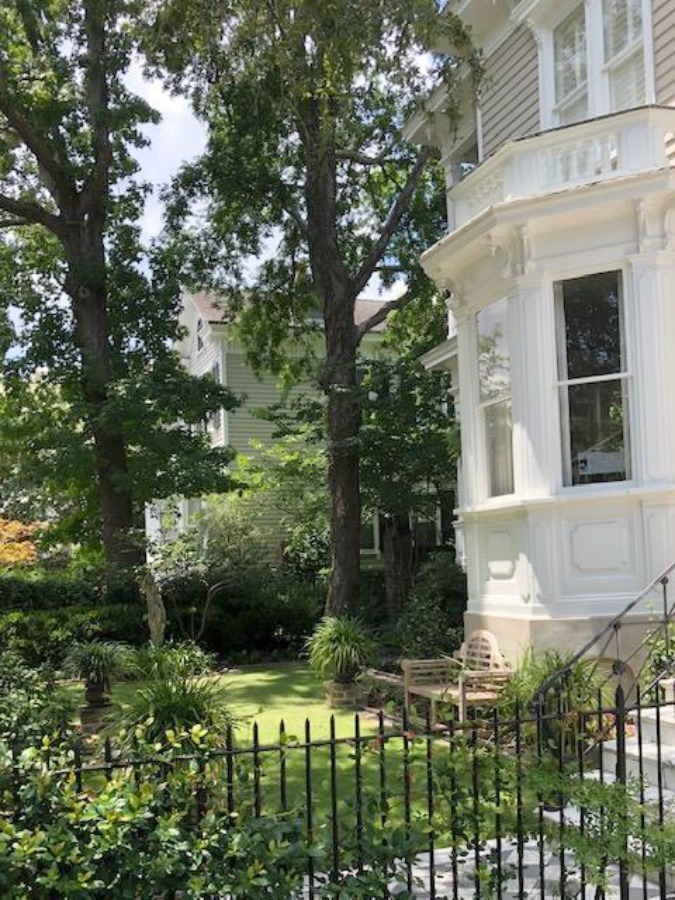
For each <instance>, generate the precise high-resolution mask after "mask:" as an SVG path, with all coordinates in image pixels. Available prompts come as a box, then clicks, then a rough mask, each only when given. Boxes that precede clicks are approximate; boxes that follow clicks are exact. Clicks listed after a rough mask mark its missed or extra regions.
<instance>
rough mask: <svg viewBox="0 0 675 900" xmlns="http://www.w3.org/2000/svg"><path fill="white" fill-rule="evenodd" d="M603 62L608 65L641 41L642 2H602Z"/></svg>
mask: <svg viewBox="0 0 675 900" xmlns="http://www.w3.org/2000/svg"><path fill="white" fill-rule="evenodd" d="M602 25H603V41H604V57H605V62H606V63H609V62H611V61H612V60H613V59H615V58H616V57H617V56H618V55H619V54H620V53H622V51H624V50H626V48H628V47H633V46H635V45H637V43H638V42H639V41H641V39H642V0H603V2H602Z"/></svg>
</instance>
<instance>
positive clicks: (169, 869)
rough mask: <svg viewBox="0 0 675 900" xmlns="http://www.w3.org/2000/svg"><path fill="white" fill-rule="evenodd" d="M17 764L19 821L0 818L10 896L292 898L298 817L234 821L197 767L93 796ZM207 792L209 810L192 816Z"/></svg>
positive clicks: (113, 783) (121, 775)
mask: <svg viewBox="0 0 675 900" xmlns="http://www.w3.org/2000/svg"><path fill="white" fill-rule="evenodd" d="M39 762H40V760H39V757H36V756H35V755H28V754H27V755H26V756H24V758H23V759H22V760H21V769H22V771H21V782H20V788H19V796H18V804H17V815H16V817H15V818H14V819H13V820H11V821H10V820H7V819H4V818H3V819H2V821H1V822H0V893H2V896H3V897H4V898H7V900H28V898H29V897H30V898H33V900H49V898H51V897H54V896H59V897H68V898H72V900H80V898H81V900H84V898H87V897H92V896H106V895H108V894H113V893H114V894H115V895H116V896H118V897H120V898H128V900H133V898H137V897H155V896H166V897H173V896H177V895H178V894H179V893H180V896H183V897H185V898H186V900H187V898H204V900H206V898H208V897H213V896H220V895H222V894H223V893H225V894H226V895H227V896H228V897H231V898H232V900H250V898H252V897H264V896H270V897H289V896H293V895H294V894H295V893H296V892H297V891H298V890H300V889H301V886H302V878H303V874H304V869H305V867H306V858H307V857H306V849H305V845H304V842H303V841H302V837H301V834H302V833H301V825H300V821H299V820H298V819H296V817H295V816H292V815H289V816H283V817H281V816H267V817H265V818H264V819H259V820H257V821H255V820H250V819H248V820H246V821H237V822H236V824H234V825H233V824H232V823H231V822H230V819H229V817H228V815H227V812H226V809H225V808H224V803H222V802H220V803H219V802H218V800H219V798H221V799H222V790H223V789H222V781H221V785H220V786H219V785H218V784H217V783H216V778H215V777H214V776H213V775H211V776H208V775H205V774H201V773H200V772H199V771H198V769H197V767H196V766H179V767H175V768H174V767H170V768H169V767H168V766H167V768H166V774H165V776H164V777H160V776H159V775H156V776H155V777H154V778H152V779H151V778H144V779H143V781H142V782H141V783H140V784H139V785H136V783H135V781H134V779H133V778H130V777H129V776H128V773H127V772H125V771H121V772H117V773H115V774H113V776H112V778H111V779H110V780H109V781H107V782H105V783H103V784H101V785H100V786H99V787H98V789H97V791H96V796H95V798H94V797H92V796H90V795H89V794H88V793H87V792H82V791H78V789H77V788H76V786H75V784H74V782H73V781H72V780H67V779H58V778H56V777H55V776H51V777H50V776H47V777H45V776H44V775H42V774H41V773H40V767H39ZM205 787H207V788H208V789H209V791H210V792H212V793H213V795H214V801H213V805H212V806H211V808H210V809H209V811H208V812H206V813H205V814H204V815H203V816H201V817H198V816H197V804H198V797H199V796H200V792H201V791H203V790H204V788H205Z"/></svg>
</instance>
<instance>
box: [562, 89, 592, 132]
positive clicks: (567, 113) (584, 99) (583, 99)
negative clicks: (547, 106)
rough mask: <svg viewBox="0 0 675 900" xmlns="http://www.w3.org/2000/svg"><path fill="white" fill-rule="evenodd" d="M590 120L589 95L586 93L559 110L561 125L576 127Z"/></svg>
mask: <svg viewBox="0 0 675 900" xmlns="http://www.w3.org/2000/svg"><path fill="white" fill-rule="evenodd" d="M587 118H588V95H587V94H586V93H585V92H584V93H583V94H581V95H580V96H579V97H577V98H576V99H575V100H574V101H573V102H571V103H567V104H565V105H564V106H561V107H560V109H559V110H558V122H559V124H560V125H574V123H575V122H583V120H584V119H587Z"/></svg>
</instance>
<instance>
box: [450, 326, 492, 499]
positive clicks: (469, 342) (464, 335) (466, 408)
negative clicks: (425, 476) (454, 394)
mask: <svg viewBox="0 0 675 900" xmlns="http://www.w3.org/2000/svg"><path fill="white" fill-rule="evenodd" d="M476 341H477V338H476V317H475V315H474V314H473V313H470V312H464V311H462V312H461V313H458V316H457V355H458V363H459V393H460V404H461V410H462V424H461V436H462V500H463V503H464V504H466V505H467V506H473V505H475V504H476V503H477V502H478V501H479V499H482V498H483V497H484V496H485V483H486V476H485V447H484V446H483V443H482V441H481V439H480V435H481V434H482V431H481V428H480V423H479V421H478V376H477V372H476V366H477V359H476V346H477V343H476Z"/></svg>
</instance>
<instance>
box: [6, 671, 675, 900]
mask: <svg viewBox="0 0 675 900" xmlns="http://www.w3.org/2000/svg"><path fill="white" fill-rule="evenodd" d="M671 721H672V723H673V725H674V727H675V714H674V710H673V701H672V698H669V699H667V700H664V698H663V697H662V696H661V695H660V693H659V691H658V689H655V690H652V691H650V692H649V694H648V695H643V694H642V693H641V692H640V690H639V688H638V689H637V690H636V691H635V693H634V696H632V697H631V699H630V702H627V701H626V698H625V695H624V693H623V690H622V689H621V687H619V688H618V689H617V690H616V693H615V695H614V698H613V702H612V703H609V704H608V703H607V702H606V698H605V697H604V696H603V695H602V693H601V694H599V695H598V698H597V703H596V704H595V705H592V706H591V707H590V708H586V709H583V710H576V709H569V708H567V707H566V705H565V702H564V697H563V696H562V695H561V694H558V695H557V696H555V697H553V698H551V697H549V698H548V699H547V702H546V703H540V704H539V705H538V706H537V707H536V709H535V710H532V709H531V708H523V707H522V706H521V705H520V704H519V703H516V704H515V707H514V709H513V712H512V713H511V714H510V715H508V716H506V715H504V714H503V713H502V712H500V710H499V709H495V710H493V711H492V712H490V713H489V714H486V715H485V716H484V717H481V716H479V715H475V716H474V717H473V718H472V719H471V720H470V721H469V722H467V723H462V724H460V723H457V722H454V721H449V722H447V723H446V724H445V725H442V726H438V727H435V728H431V727H430V725H429V721H428V719H427V721H426V722H419V721H415V722H408V721H407V720H405V719H404V720H403V721H402V722H399V723H398V724H392V723H390V722H388V721H387V720H385V717H384V716H383V715H382V714H381V713H380V715H379V717H378V718H377V721H376V722H375V723H373V722H372V720H370V719H364V718H363V717H362V716H360V715H358V714H357V715H355V717H354V720H353V728H352V729H351V731H350V734H349V735H344V734H341V735H338V733H337V727H336V722H335V720H334V719H331V721H330V729H329V734H328V737H326V738H318V739H317V738H314V737H313V735H312V723H310V721H309V720H307V721H306V723H305V727H304V730H303V733H302V734H300V735H291V734H289V733H288V732H287V730H286V726H285V724H284V722H281V723H280V727H279V739H278V740H277V741H273V742H270V741H261V740H260V732H259V729H258V726H257V725H254V726H253V728H252V732H251V741H250V742H248V743H243V742H242V738H241V735H240V734H238V733H237V732H235V730H234V729H233V728H232V727H230V728H228V729H227V732H226V734H225V736H224V742H223V745H222V747H216V748H213V749H209V750H208V751H206V752H203V753H180V752H178V753H174V754H168V755H167V753H165V752H163V751H162V752H158V753H153V752H150V753H148V752H145V753H143V754H136V755H134V754H132V755H131V756H127V755H122V754H121V752H120V751H116V750H115V747H114V745H113V743H112V742H111V741H110V740H107V741H105V742H104V743H103V745H102V750H101V755H100V757H96V758H92V757H91V755H90V754H91V750H90V749H88V748H87V745H86V743H85V742H84V741H79V742H78V743H77V744H76V745H75V748H74V756H73V764H72V765H69V766H67V767H60V768H59V767H58V766H56V765H51V766H50V762H49V759H48V758H47V760H46V766H47V769H48V770H49V771H50V772H51V775H52V776H53V777H54V778H60V777H65V776H68V777H72V778H74V779H75V783H76V786H77V789H78V790H80V791H88V792H90V793H92V794H95V793H96V791H97V790H98V789H99V788H100V786H101V785H102V784H103V782H104V781H105V780H109V779H112V778H113V777H115V772H116V771H119V770H123V771H124V772H125V773H126V774H128V775H129V777H132V778H133V779H135V782H136V784H138V785H141V784H142V783H143V782H144V781H146V780H147V781H151V780H153V779H160V778H165V777H166V776H167V773H168V772H170V771H172V770H178V769H180V767H192V769H193V770H194V771H196V772H197V773H198V774H199V776H200V777H199V778H198V779H197V788H196V801H197V811H198V817H200V816H202V815H204V813H205V812H207V811H209V812H211V813H217V814H220V815H222V816H223V818H224V819H225V820H226V821H228V820H229V822H230V823H231V827H232V828H233V829H236V828H237V827H238V826H239V825H240V824H241V823H242V822H245V821H256V820H259V819H261V818H264V817H272V816H273V817H282V818H283V817H286V818H288V819H289V820H292V821H293V822H294V823H296V826H297V828H298V830H299V831H298V833H299V834H300V836H301V840H302V841H303V842H304V846H305V847H306V850H307V852H306V862H305V864H304V869H303V871H302V873H301V874H302V879H303V888H302V891H301V895H303V896H306V897H308V898H314V897H320V896H322V895H323V893H324V892H327V891H328V889H329V887H330V886H332V887H333V888H337V887H340V889H343V893H341V894H340V895H339V896H344V897H345V898H349V897H350V896H356V895H357V894H356V893H355V888H350V885H356V884H357V883H358V879H359V877H365V876H366V875H367V874H368V873H370V874H371V875H372V873H373V872H376V873H377V875H378V878H379V881H378V884H379V885H380V887H379V888H378V892H377V893H373V895H372V896H373V897H375V896H378V897H379V896H382V897H388V896H393V895H394V893H396V895H397V896H399V897H413V896H415V897H417V896H419V897H428V898H431V900H436V898H438V900H440V898H447V900H450V898H452V900H465V898H472V900H481V898H484V900H488V898H500V900H501V898H503V900H511V898H518V900H521V898H530V900H531V898H539V900H547V898H550V897H552V896H554V895H557V896H560V897H571V896H575V897H579V898H584V900H586V898H603V897H606V898H610V897H619V898H620V900H629V898H632V897H635V896H638V895H637V894H635V893H634V891H635V890H639V896H641V897H643V898H645V900H648V898H652V897H654V898H656V897H658V898H659V900H666V898H667V897H668V885H669V884H670V864H671V863H672V864H673V866H675V843H673V841H674V840H675V839H674V838H673V837H672V834H671V831H669V821H670V820H669V803H670V798H671V793H670V790H669V786H668V785H667V784H666V781H665V777H664V772H665V762H666V757H667V754H668V753H669V752H670V751H671V750H672V752H673V753H675V747H671V746H670V745H669V744H668V743H667V742H666V741H664V740H663V735H664V731H665V727H664V726H665V725H666V724H667V725H668V727H670V722H671ZM647 724H649V736H648V735H647ZM648 751H649V752H648ZM610 754H611V756H612V757H613V759H614V760H615V762H614V763H613V764H612V766H611V767H610V766H609V765H608V759H609V757H610ZM648 757H649V760H651V761H652V762H653V761H654V759H655V761H656V770H655V772H656V774H655V775H654V774H653V772H652V776H651V777H650V776H649V774H648V772H647V768H648V766H647V763H648V761H649V760H648ZM673 762H674V763H675V759H674V760H673ZM15 771H16V777H17V778H20V777H21V775H20V770H19V768H18V767H16V768H15ZM16 787H18V785H16ZM671 787H675V785H671ZM673 796H675V794H674V795H673ZM659 829H660V832H661V835H662V837H661V838H660V837H659ZM660 840H662V841H663V842H664V846H663V847H660V846H657V844H658V842H659V841H660ZM655 842H656V843H655ZM669 854H670V856H669ZM350 890H353V891H354V893H350ZM631 891H633V893H631ZM298 896H300V895H298ZM335 896H337V895H335ZM358 896H360V897H362V896H365V895H364V894H363V893H359V894H358Z"/></svg>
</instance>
